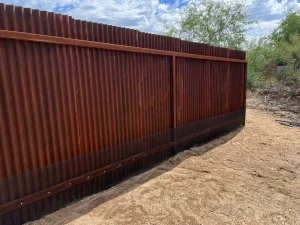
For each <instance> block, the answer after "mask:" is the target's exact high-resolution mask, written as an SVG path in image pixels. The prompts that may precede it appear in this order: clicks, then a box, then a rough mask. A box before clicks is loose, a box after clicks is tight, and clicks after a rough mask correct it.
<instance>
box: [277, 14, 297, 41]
mask: <svg viewBox="0 0 300 225" xmlns="http://www.w3.org/2000/svg"><path fill="white" fill-rule="evenodd" d="M294 35H300V11H296V12H290V13H288V15H287V16H286V17H285V19H283V20H282V21H281V23H280V25H279V26H278V28H277V29H275V31H274V32H273V33H272V34H271V39H272V40H273V41H274V43H275V44H279V43H280V42H282V41H284V42H290V41H292V39H291V38H292V37H293V36H294Z"/></svg>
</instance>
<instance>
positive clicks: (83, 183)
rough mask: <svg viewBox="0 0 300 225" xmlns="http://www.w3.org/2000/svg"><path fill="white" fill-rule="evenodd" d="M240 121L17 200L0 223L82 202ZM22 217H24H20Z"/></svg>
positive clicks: (238, 119)
mask: <svg viewBox="0 0 300 225" xmlns="http://www.w3.org/2000/svg"><path fill="white" fill-rule="evenodd" d="M241 113H244V112H241ZM244 121H245V116H239V117H236V118H235V119H232V120H230V121H227V122H224V123H222V124H218V125H216V126H213V127H210V128H209V129H205V130H202V131H199V132H197V135H192V136H187V137H186V138H184V139H181V140H180V141H178V142H176V144H174V145H169V146H168V145H166V146H165V148H164V147H160V148H157V149H156V151H155V152H154V151H153V150H154V149H153V150H152V152H149V153H150V154H147V156H145V157H136V159H135V160H132V159H131V160H129V161H128V162H127V163H124V164H122V166H115V167H111V168H110V169H108V170H107V171H106V172H105V173H101V174H98V175H97V176H95V177H93V176H90V177H89V178H87V176H88V175H85V178H86V179H84V180H80V181H79V182H75V183H71V185H69V186H66V187H65V188H62V189H61V190H59V191H55V192H53V193H48V192H47V190H45V193H43V196H41V197H40V198H38V199H37V200H35V201H30V200H31V199H30V198H29V203H28V204H27V203H26V200H25V201H24V203H22V201H20V202H18V203H19V206H18V207H16V209H14V210H12V209H10V210H9V212H7V213H4V214H1V215H0V224H10V225H13V224H21V223H24V222H27V221H30V220H34V219H38V218H40V217H41V216H43V215H45V214H48V213H51V212H53V211H55V210H57V209H59V208H61V207H64V206H66V204H69V203H71V202H72V201H75V200H76V199H82V198H83V197H86V196H88V195H90V194H94V193H97V192H99V191H101V190H105V189H107V188H109V187H110V186H111V185H113V184H116V183H118V182H120V181H122V180H123V179H125V178H126V177H128V176H130V175H132V174H134V173H136V172H139V171H141V170H144V169H147V168H149V167H153V166H154V165H156V164H157V163H160V162H162V161H164V160H165V159H168V158H169V157H171V156H172V155H174V147H176V152H179V151H182V150H184V149H187V148H189V147H191V146H192V145H194V144H196V143H203V142H204V141H208V140H210V139H212V138H214V137H216V136H218V135H221V134H223V133H226V132H229V131H232V130H233V129H235V128H238V127H240V126H243V124H244ZM54 166H55V165H54ZM21 203H22V204H21ZM24 215H26V216H25V217H24Z"/></svg>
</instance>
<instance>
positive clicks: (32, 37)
mask: <svg viewBox="0 0 300 225" xmlns="http://www.w3.org/2000/svg"><path fill="white" fill-rule="evenodd" d="M0 38H5V39H13V40H23V41H33V42H42V43H49V44H60V45H70V46H79V47H87V48H100V49H108V50H115V51H125V52H135V53H144V54H152V55H165V56H177V57H184V58H194V59H203V60H212V61H222V62H235V63H247V61H246V60H241V59H231V58H223V57H215V56H206V55H196V54H189V53H182V52H172V51H163V50H157V49H149V48H140V47H133V46H126V45H117V44H109V43H103V42H94V41H86V40H78V39H71V38H63V37H55V36H48V35H41V34H33V33H25V32H18V31H9V30H0Z"/></svg>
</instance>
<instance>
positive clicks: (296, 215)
mask: <svg viewBox="0 0 300 225" xmlns="http://www.w3.org/2000/svg"><path fill="white" fill-rule="evenodd" d="M34 224H118V225H119V224H138V225H141V224H171V225H174V224H293V225H295V224H300V129H297V128H290V127H286V126H282V125H280V124H278V123H276V122H275V117H273V116H272V115H270V114H266V113H264V112H262V111H258V110H255V109H249V110H248V111H247V123H246V126H245V127H244V128H243V129H241V130H238V131H236V132H232V133H230V134H228V135H226V136H223V137H221V138H219V139H217V140H215V141H213V142H210V143H208V144H206V145H202V146H199V147H194V148H192V149H190V150H187V151H184V152H182V153H180V154H179V155H177V156H175V157H174V158H171V159H170V160H168V161H166V162H164V163H163V164H161V165H159V166H158V167H155V168H153V169H152V170H149V171H148V172H145V173H143V174H140V175H137V176H135V177H132V178H130V179H128V180H126V181H124V182H122V183H120V184H119V185H117V186H115V187H113V188H111V189H109V190H107V191H104V192H102V193H99V194H96V195H93V196H90V197H88V198H85V199H83V200H81V201H80V202H77V203H74V204H73V205H70V206H69V207H66V208H64V209H62V210H60V211H57V212H55V213H53V214H51V215H48V216H46V217H44V218H42V219H41V220H39V221H36V222H35V223H34Z"/></svg>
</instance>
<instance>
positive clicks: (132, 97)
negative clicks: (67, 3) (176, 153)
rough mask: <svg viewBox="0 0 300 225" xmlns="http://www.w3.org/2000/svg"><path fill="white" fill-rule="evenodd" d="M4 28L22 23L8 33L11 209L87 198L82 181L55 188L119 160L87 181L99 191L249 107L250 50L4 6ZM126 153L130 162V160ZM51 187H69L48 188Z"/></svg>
mask: <svg viewBox="0 0 300 225" xmlns="http://www.w3.org/2000/svg"><path fill="white" fill-rule="evenodd" d="M0 29H1V30H10V31H17V32H11V33H9V32H7V31H5V32H4V31H2V32H1V35H2V36H1V39H0V60H1V63H2V64H1V67H0V92H1V93H0V94H1V95H0V123H1V127H0V135H1V136H0V148H1V151H0V157H1V158H0V160H1V162H0V189H1V191H2V192H1V193H5V194H1V195H0V204H1V205H0V209H1V210H2V208H1V207H2V205H3V204H7V203H9V202H11V201H14V202H13V203H11V204H9V207H13V208H18V207H20V204H21V203H22V202H21V201H23V200H26V199H27V200H26V204H31V202H32V201H33V200H32V199H31V197H28V196H35V197H34V198H33V199H36V200H34V201H37V200H38V199H45V200H43V201H44V203H43V204H42V205H45V206H47V207H48V206H49V208H52V209H54V207H55V204H54V202H55V201H56V200H58V201H62V202H64V201H69V200H70V199H71V198H73V197H75V196H76V197H79V198H80V197H83V196H85V193H84V190H85V189H84V188H83V186H82V187H81V186H80V187H78V188H71V192H70V193H68V194H63V190H65V189H66V188H69V186H68V187H63V189H59V188H54V186H55V187H56V186H57V185H60V187H61V185H65V183H66V182H67V181H69V180H74V179H75V180H76V181H78V182H79V181H80V182H85V181H86V180H89V177H88V176H92V177H95V176H99V175H101V174H100V173H98V172H99V171H102V170H103V171H104V170H105V169H103V168H109V169H110V170H111V169H116V170H117V171H116V172H113V173H111V175H110V176H109V177H107V178H101V179H99V180H98V181H97V182H95V183H93V182H90V181H88V182H85V183H86V184H87V185H88V190H96V189H97V187H99V186H101V185H102V186H103V183H105V184H111V183H113V182H114V181H116V180H119V179H121V178H123V177H124V174H130V173H132V172H134V171H137V170H139V169H140V168H142V164H143V166H147V164H149V162H151V163H155V162H157V161H159V160H161V159H163V158H165V157H168V156H169V155H170V151H169V150H163V152H162V153H161V154H157V155H155V156H149V157H148V156H147V154H149V153H150V152H152V151H153V152H152V153H154V151H155V149H157V147H158V146H163V145H164V144H166V143H171V144H172V145H174V142H172V141H175V140H176V139H175V138H176V137H177V138H180V140H177V141H179V142H181V141H183V142H184V141H185V139H188V138H190V139H193V138H195V137H197V135H200V133H201V132H208V131H207V130H205V129H206V128H207V129H208V128H209V129H211V127H214V126H218V125H219V124H220V123H223V122H224V123H226V121H229V120H231V119H232V118H242V117H243V116H244V111H241V109H244V108H245V85H246V80H245V77H246V72H245V71H246V67H245V65H244V63H245V61H239V60H244V59H245V53H244V52H241V51H229V52H228V50H227V49H224V48H216V47H211V46H207V45H203V44H199V43H193V42H188V41H181V40H180V39H176V38H170V37H164V36H161V35H152V34H148V33H142V32H138V31H136V30H132V29H125V28H119V27H114V26H110V25H103V24H96V23H91V22H87V21H80V20H74V19H73V18H71V17H69V16H65V15H60V14H55V13H50V12H45V11H41V12H40V11H38V10H31V9H28V8H22V7H14V6H6V5H4V4H0ZM18 32H26V33H18ZM28 33H31V34H30V35H28ZM34 34H42V35H49V36H41V35H34ZM5 35H8V36H5ZM9 35H11V36H9ZM18 35H19V36H22V37H23V38H18V37H17V36H18ZM26 35H27V36H26ZM57 37H62V38H57ZM65 38H72V40H71V39H65ZM75 39H79V40H86V41H81V42H80V41H78V40H75ZM71 42H72V43H71ZM95 42H105V43H111V44H118V45H115V46H113V45H108V44H103V43H95ZM120 45H126V46H120ZM128 46H133V47H142V48H144V49H138V48H133V47H128ZM145 48H151V49H153V50H150V49H145ZM157 50H163V51H157ZM166 51H170V52H166ZM181 52H182V53H187V54H182V53H181ZM203 55H204V56H216V57H222V58H213V57H204V56H203ZM226 57H227V59H239V60H231V61H230V62H228V60H227V61H226V60H224V58H226ZM172 101H174V102H173V103H172ZM229 112H231V113H229ZM228 113H229V114H228ZM172 119H173V120H172ZM175 126H178V127H179V128H178V132H177V130H176V133H177V134H176V136H174V135H173V136H171V133H172V132H175V129H174V127H175ZM171 128H173V130H172V129H171ZM199 132H200V133H199ZM152 153H151V154H152ZM132 157H137V158H141V157H146V160H144V161H143V163H142V161H138V160H137V159H136V160H137V161H136V162H134V160H135V159H134V158H132ZM116 162H117V163H119V162H120V163H121V164H120V165H121V167H123V166H124V165H125V164H128V163H130V164H129V165H128V166H126V167H125V166H124V169H123V170H119V167H120V165H118V164H116ZM123 164H124V165H123ZM86 174H89V175H86ZM85 176H87V177H85ZM79 178H80V179H79ZM66 184H67V185H71V186H72V183H71V184H69V183H68V182H67V183H66ZM97 185H98V186H97ZM102 186H101V187H102ZM52 188H53V189H52ZM46 190H47V191H50V194H52V193H51V192H52V190H55V191H56V192H58V191H59V192H60V193H58V194H57V195H56V194H55V195H53V197H50V198H47V197H46V196H47V193H44V191H46ZM26 196H27V197H26ZM51 196H52V195H51ZM28 199H29V200H28ZM30 199H31V200H30ZM39 204H40V203H36V205H29V206H28V207H21V209H17V210H16V211H14V212H12V215H15V216H16V217H18V216H19V217H20V218H19V220H18V221H17V220H15V221H13V222H14V223H18V222H20V221H26V220H28V218H32V216H31V214H34V212H35V210H34V208H32V207H36V209H38V208H39V207H40V205H39ZM7 207H8V206H7ZM49 210H50V211H51V209H49ZM47 211H48V210H47ZM11 218H12V217H11Z"/></svg>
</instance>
